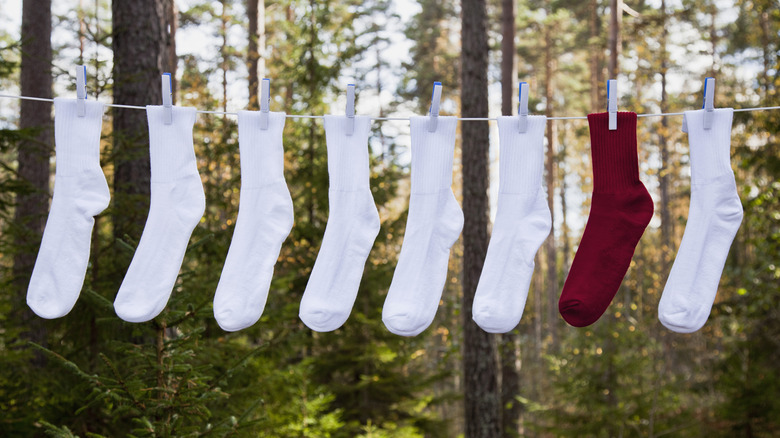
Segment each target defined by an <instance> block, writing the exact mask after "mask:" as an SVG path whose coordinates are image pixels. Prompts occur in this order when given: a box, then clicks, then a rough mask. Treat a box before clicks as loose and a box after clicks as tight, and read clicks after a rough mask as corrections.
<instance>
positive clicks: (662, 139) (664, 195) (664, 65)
mask: <svg viewBox="0 0 780 438" xmlns="http://www.w3.org/2000/svg"><path fill="white" fill-rule="evenodd" d="M667 35H668V32H667V30H666V0H661V41H660V43H661V103H660V109H661V112H662V113H665V112H666V110H667V109H668V105H667V98H666V74H667V71H668V68H669V67H668V62H667V58H668V54H667V53H666V37H667ZM668 133H669V122H668V117H661V130H660V131H659V135H658V147H659V148H660V150H661V151H660V152H661V169H660V170H659V172H658V173H659V177H658V188H659V191H660V192H661V247H662V249H663V251H662V252H661V254H662V257H663V267H664V272H667V268H668V266H667V264H668V260H669V257H668V254H671V253H672V231H671V227H672V219H671V214H670V212H669V146H668V145H667V143H668V138H667V135H668Z"/></svg>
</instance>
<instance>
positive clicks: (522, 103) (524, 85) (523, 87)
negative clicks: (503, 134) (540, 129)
mask: <svg viewBox="0 0 780 438" xmlns="http://www.w3.org/2000/svg"><path fill="white" fill-rule="evenodd" d="M517 98H518V100H519V103H518V106H517V117H518V119H519V120H518V121H519V122H520V123H518V125H517V132H519V133H521V134H522V133H524V132H526V131H527V130H528V82H520V91H519V94H518V95H517Z"/></svg>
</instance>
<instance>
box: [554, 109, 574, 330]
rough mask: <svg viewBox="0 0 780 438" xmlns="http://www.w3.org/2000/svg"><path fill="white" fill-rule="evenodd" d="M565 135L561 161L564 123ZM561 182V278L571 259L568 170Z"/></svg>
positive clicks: (566, 130) (566, 275) (560, 161)
mask: <svg viewBox="0 0 780 438" xmlns="http://www.w3.org/2000/svg"><path fill="white" fill-rule="evenodd" d="M563 128H564V129H563V135H562V136H561V138H562V140H561V152H560V156H559V157H558V162H559V163H565V162H566V154H567V150H566V149H567V148H566V142H567V140H568V138H569V137H568V135H567V134H568V129H567V128H568V125H566V124H564V125H563ZM560 178H561V180H560V184H561V242H563V248H562V252H563V254H561V264H562V266H563V269H562V272H561V278H566V277H568V275H569V260H570V259H571V246H570V245H569V222H568V219H567V217H568V215H567V213H568V210H569V209H568V206H567V204H566V191H567V190H568V184H566V171H565V170H564V171H563V172H561V176H560ZM556 318H557V317H556Z"/></svg>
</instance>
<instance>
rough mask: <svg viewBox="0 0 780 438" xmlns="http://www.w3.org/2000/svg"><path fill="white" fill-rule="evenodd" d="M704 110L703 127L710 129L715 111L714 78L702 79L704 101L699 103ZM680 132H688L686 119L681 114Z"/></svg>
mask: <svg viewBox="0 0 780 438" xmlns="http://www.w3.org/2000/svg"><path fill="white" fill-rule="evenodd" d="M701 108H702V109H703V110H704V129H706V130H708V131H709V130H710V129H712V115H713V114H714V112H715V78H705V79H704V102H703V103H702V104H701ZM682 132H688V121H687V120H686V119H685V116H683V124H682Z"/></svg>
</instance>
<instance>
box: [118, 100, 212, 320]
mask: <svg viewBox="0 0 780 438" xmlns="http://www.w3.org/2000/svg"><path fill="white" fill-rule="evenodd" d="M172 111H173V123H172V124H170V125H166V124H164V123H163V107H162V106H147V107H146V117H147V120H148V122H149V153H150V161H151V168H152V178H151V182H152V187H151V192H152V194H151V203H150V205H149V216H148V217H147V219H146V225H145V226H144V231H143V234H142V235H141V241H140V242H139V243H138V248H137V249H136V251H135V255H134V256H133V261H132V262H130V267H129V268H128V269H127V273H126V274H125V278H124V280H123V281H122V285H121V286H120V287H119V293H117V296H116V300H115V301H114V310H116V314H117V315H119V317H120V318H122V319H124V320H125V321H129V322H144V321H149V320H150V319H152V318H154V317H155V316H157V315H159V314H160V312H162V310H163V309H164V308H165V304H166V303H167V302H168V298H169V297H170V296H171V292H172V291H173V286H174V284H175V283H176V277H177V276H178V273H179V269H181V263H182V261H183V260H184V251H185V250H186V249H187V243H188V242H189V240H190V235H191V234H192V230H193V229H195V226H196V225H197V224H198V221H200V218H201V217H202V216H203V212H204V211H205V208H206V196H205V194H204V193H203V184H202V183H201V181H200V175H199V174H198V167H197V163H196V161H195V150H194V148H193V145H192V127H193V125H194V124H195V109H194V108H182V107H176V106H174V107H173V109H172Z"/></svg>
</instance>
